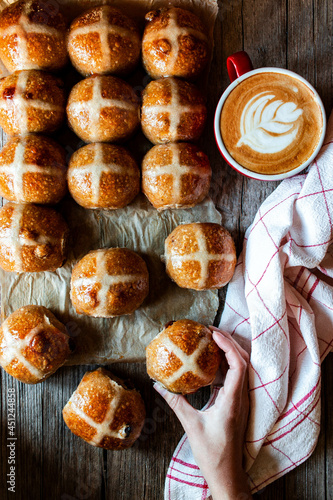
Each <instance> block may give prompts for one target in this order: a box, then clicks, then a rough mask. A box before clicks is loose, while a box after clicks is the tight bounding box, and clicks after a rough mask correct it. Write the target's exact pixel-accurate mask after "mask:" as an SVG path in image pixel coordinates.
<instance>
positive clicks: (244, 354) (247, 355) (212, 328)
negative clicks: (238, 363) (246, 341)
mask: <svg viewBox="0 0 333 500" xmlns="http://www.w3.org/2000/svg"><path fill="white" fill-rule="evenodd" d="M209 329H210V330H211V332H218V333H221V334H222V335H224V336H225V337H227V338H228V339H230V340H232V341H233V342H234V343H235V345H236V348H237V350H238V351H239V353H240V354H241V356H242V357H243V358H244V359H245V361H247V362H249V360H250V356H249V354H248V352H247V351H245V349H243V347H242V346H241V345H240V344H239V343H238V342H237V341H236V340H235V339H234V338H233V336H232V335H230V333H228V332H226V331H225V330H220V329H219V328H216V327H215V326H209Z"/></svg>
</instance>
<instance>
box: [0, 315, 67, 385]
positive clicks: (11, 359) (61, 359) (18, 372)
mask: <svg viewBox="0 0 333 500" xmlns="http://www.w3.org/2000/svg"><path fill="white" fill-rule="evenodd" d="M72 350H73V343H72V340H71V339H70V337H69V336H68V332H67V330H66V327H65V325H63V324H62V323H61V322H60V321H58V320H57V318H56V317H55V316H54V315H53V314H52V313H51V311H49V310H48V309H46V307H43V306H34V305H30V306H24V307H21V308H20V309H17V310H16V311H15V312H13V313H12V314H11V315H10V316H8V318H7V319H6V320H5V321H4V322H3V323H2V325H1V328H0V365H1V366H2V368H3V369H4V370H6V372H7V373H9V375H12V377H15V378H17V379H18V380H20V381H21V382H24V383H26V384H37V383H38V382H42V381H43V380H44V379H46V378H47V377H49V376H50V375H52V373H54V372H55V371H56V370H57V369H58V368H59V367H60V366H62V365H63V364H64V363H65V361H66V359H67V358H68V356H69V355H70V353H71V351H72Z"/></svg>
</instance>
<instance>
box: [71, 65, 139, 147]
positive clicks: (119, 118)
mask: <svg viewBox="0 0 333 500" xmlns="http://www.w3.org/2000/svg"><path fill="white" fill-rule="evenodd" d="M67 117H68V121H69V124H70V126H71V127H72V129H73V130H74V132H75V133H76V135H78V136H79V137H80V139H82V140H83V141H85V142H117V141H121V140H125V139H128V138H129V137H130V136H131V134H132V133H133V132H134V131H135V129H136V128H137V127H138V125H139V100H138V97H137V96H136V94H135V92H134V90H133V89H132V87H131V86H130V85H129V84H128V83H126V82H125V81H124V80H121V79H120V78H116V77H114V76H98V75H94V76H91V77H89V78H86V79H85V80H81V81H80V82H79V83H77V84H76V85H75V86H74V87H73V88H72V90H71V93H70V94H69V98H68V103H67Z"/></svg>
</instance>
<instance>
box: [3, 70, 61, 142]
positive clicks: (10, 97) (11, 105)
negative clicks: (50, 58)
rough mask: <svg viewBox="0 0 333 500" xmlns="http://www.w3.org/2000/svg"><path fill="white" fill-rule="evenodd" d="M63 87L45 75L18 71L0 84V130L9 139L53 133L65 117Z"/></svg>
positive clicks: (52, 77)
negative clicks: (7, 135)
mask: <svg viewBox="0 0 333 500" xmlns="http://www.w3.org/2000/svg"><path fill="white" fill-rule="evenodd" d="M63 87H64V84H63V82H62V81H61V80H60V79H59V78H56V77H55V76H53V75H51V74H49V73H46V72H45V71H37V70H30V71H17V72H16V73H13V74H12V75H9V76H6V77H5V78H2V79H1V80H0V126H1V127H2V128H3V129H4V131H5V132H6V134H9V135H24V134H27V133H31V132H53V131H54V130H56V129H57V128H59V127H60V125H61V123H62V121H63V119H64V116H65V93H64V88H63Z"/></svg>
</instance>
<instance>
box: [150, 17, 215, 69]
mask: <svg viewBox="0 0 333 500" xmlns="http://www.w3.org/2000/svg"><path fill="white" fill-rule="evenodd" d="M206 31H207V30H206V29H205V27H204V25H203V24H202V22H201V20H200V19H199V18H198V17H197V16H196V15H195V14H193V13H192V12H190V11H188V10H184V9H179V8H176V7H171V8H163V9H159V10H155V11H152V12H149V13H148V14H146V28H145V31H144V34H143V40H142V59H143V64H144V67H145V69H146V71H147V73H149V74H150V76H151V77H152V78H161V77H164V76H178V77H181V78H186V79H192V78H196V77H197V76H198V75H199V74H200V73H202V71H203V70H204V68H205V66H206V65H207V63H208V59H209V44H208V38H207V35H206Z"/></svg>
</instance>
